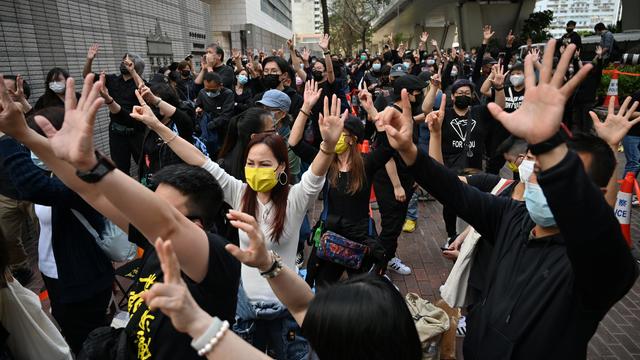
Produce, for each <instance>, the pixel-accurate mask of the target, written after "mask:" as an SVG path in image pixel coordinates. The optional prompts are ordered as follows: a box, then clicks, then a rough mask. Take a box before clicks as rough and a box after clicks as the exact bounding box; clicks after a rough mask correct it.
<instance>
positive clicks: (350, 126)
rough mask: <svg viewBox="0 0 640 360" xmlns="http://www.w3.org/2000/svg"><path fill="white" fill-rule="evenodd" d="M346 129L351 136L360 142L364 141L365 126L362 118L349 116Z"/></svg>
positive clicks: (345, 125)
mask: <svg viewBox="0 0 640 360" xmlns="http://www.w3.org/2000/svg"><path fill="white" fill-rule="evenodd" d="M344 128H345V129H346V130H348V131H349V133H351V135H353V136H355V137H356V138H357V139H358V142H362V140H364V125H362V120H360V118H358V117H355V116H353V115H349V116H348V117H347V119H346V120H345V121H344Z"/></svg>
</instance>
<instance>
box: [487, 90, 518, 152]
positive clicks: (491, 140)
mask: <svg viewBox="0 0 640 360" xmlns="http://www.w3.org/2000/svg"><path fill="white" fill-rule="evenodd" d="M523 100H524V88H522V90H521V91H518V90H516V89H515V88H514V87H513V85H507V86H505V87H504V111H506V112H508V113H512V112H514V111H516V110H518V108H520V106H522V101H523ZM490 101H495V90H494V89H491V99H490ZM487 135H488V139H487V141H486V147H487V153H488V154H489V155H490V156H502V155H501V154H495V150H496V149H497V148H498V146H500V144H502V142H503V141H505V140H506V139H507V138H508V137H509V135H511V134H510V133H509V131H508V130H507V129H505V128H504V126H502V123H501V122H500V121H497V120H493V121H491V122H490V126H489V131H488V134H487Z"/></svg>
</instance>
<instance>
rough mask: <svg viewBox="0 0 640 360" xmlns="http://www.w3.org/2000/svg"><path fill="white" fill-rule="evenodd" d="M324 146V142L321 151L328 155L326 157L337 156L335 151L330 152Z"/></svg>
mask: <svg viewBox="0 0 640 360" xmlns="http://www.w3.org/2000/svg"><path fill="white" fill-rule="evenodd" d="M322 145H324V141H322V142H321V143H320V151H322V152H323V153H324V154H326V155H333V154H335V153H336V151H335V150H333V151H328V150H327V149H324V147H323V146H322Z"/></svg>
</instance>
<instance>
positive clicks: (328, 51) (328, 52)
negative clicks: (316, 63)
mask: <svg viewBox="0 0 640 360" xmlns="http://www.w3.org/2000/svg"><path fill="white" fill-rule="evenodd" d="M323 54H325V55H329V54H331V50H327V51H324V52H323Z"/></svg>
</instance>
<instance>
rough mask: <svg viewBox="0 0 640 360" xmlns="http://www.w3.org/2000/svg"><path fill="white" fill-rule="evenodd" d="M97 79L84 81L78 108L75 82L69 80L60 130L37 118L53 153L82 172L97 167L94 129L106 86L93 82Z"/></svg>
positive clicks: (91, 75)
mask: <svg viewBox="0 0 640 360" xmlns="http://www.w3.org/2000/svg"><path fill="white" fill-rule="evenodd" d="M94 77H95V75H94V74H88V75H87V76H86V77H85V78H84V86H83V87H82V96H80V100H78V103H77V104H76V92H75V86H74V80H73V78H68V79H67V89H66V92H65V101H64V110H65V113H64V123H63V124H62V128H61V129H60V130H56V129H55V128H54V127H53V125H51V123H50V122H49V120H47V119H45V118H44V117H36V119H35V120H36V123H37V124H38V126H40V128H41V129H42V131H43V132H44V133H45V135H46V136H47V137H48V138H49V142H50V143H51V148H52V149H53V153H54V154H55V155H56V156H57V157H58V158H60V159H62V160H65V161H67V162H68V163H70V164H71V165H73V166H74V167H75V168H76V169H78V170H81V171H88V170H91V169H92V168H93V167H94V166H95V165H96V156H95V153H94V147H93V126H94V124H95V122H96V112H97V111H98V109H99V108H100V106H102V104H103V103H104V99H102V98H101V97H100V88H101V87H102V82H101V81H97V82H95V83H94V82H93V79H94Z"/></svg>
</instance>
